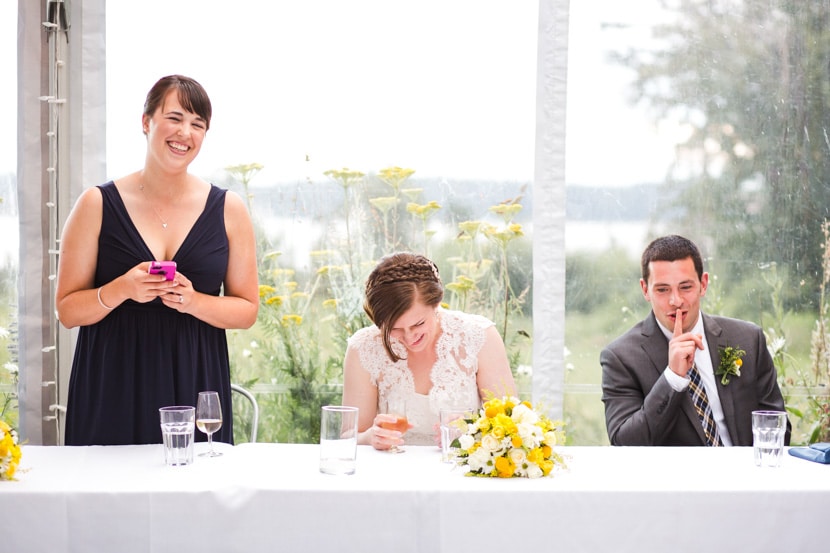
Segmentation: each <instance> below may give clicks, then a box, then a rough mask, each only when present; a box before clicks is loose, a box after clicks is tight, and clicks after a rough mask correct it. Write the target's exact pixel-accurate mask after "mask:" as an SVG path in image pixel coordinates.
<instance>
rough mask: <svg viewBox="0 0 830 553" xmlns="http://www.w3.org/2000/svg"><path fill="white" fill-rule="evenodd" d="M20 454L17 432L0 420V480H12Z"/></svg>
mask: <svg viewBox="0 0 830 553" xmlns="http://www.w3.org/2000/svg"><path fill="white" fill-rule="evenodd" d="M21 456H22V452H21V450H20V445H19V444H18V443H17V432H15V430H14V429H13V428H12V427H11V426H9V425H8V423H6V422H5V421H0V480H14V475H15V473H16V472H17V466H18V465H19V464H20V458H21Z"/></svg>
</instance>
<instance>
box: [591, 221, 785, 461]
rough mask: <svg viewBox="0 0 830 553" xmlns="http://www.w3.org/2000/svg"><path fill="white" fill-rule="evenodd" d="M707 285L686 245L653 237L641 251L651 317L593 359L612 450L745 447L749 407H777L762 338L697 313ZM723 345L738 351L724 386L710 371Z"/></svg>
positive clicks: (750, 328)
mask: <svg viewBox="0 0 830 553" xmlns="http://www.w3.org/2000/svg"><path fill="white" fill-rule="evenodd" d="M708 285H709V274H708V273H705V272H704V271H703V261H702V259H701V256H700V251H699V250H698V248H697V246H695V245H694V243H692V242H691V241H689V240H688V239H686V238H683V237H681V236H665V237H662V238H658V239H656V240H654V241H653V242H652V243H651V244H649V245H648V247H647V248H646V250H645V251H644V252H643V257H642V278H641V279H640V286H641V288H642V290H643V296H644V297H645V299H646V301H648V302H649V303H651V309H652V310H651V313H650V314H649V316H648V317H647V318H646V319H645V320H643V321H640V322H639V323H637V324H636V325H635V326H634V327H633V328H632V329H631V330H629V331H628V332H626V333H625V334H624V335H622V336H621V337H619V338H617V339H616V340H614V341H613V342H612V343H611V344H610V345H608V347H606V348H605V349H604V350H603V351H602V353H601V354H600V364H601V365H602V401H603V402H604V403H605V423H606V427H607V429H608V437H609V438H610V440H611V444H612V445H667V446H668V445H674V446H697V445H725V446H730V445H733V446H751V445H752V411H755V410H773V411H783V410H784V399H783V397H782V395H781V390H780V389H779V387H778V382H777V376H776V372H775V366H774V365H773V362H772V357H771V356H770V354H769V352H768V350H767V345H766V339H765V338H764V334H763V332H762V331H761V329H760V328H759V327H758V326H757V325H754V324H752V323H749V322H746V321H740V320H737V319H729V318H726V317H714V316H710V315H706V314H704V313H702V312H701V311H700V300H701V298H703V296H704V295H705V294H706V289H707V287H708ZM727 347H731V348H733V350H743V351H744V352H745V353H744V354H743V355H742V358H741V363H742V364H740V365H735V364H734V363H732V364H731V366H732V370H731V373H732V374H727V375H725V376H726V380H728V382H727V383H724V382H722V380H724V377H723V375H716V374H715V372H716V370H717V369H718V367H719V365H720V363H721V356H722V355H724V354H723V350H724V349H725V348H727ZM736 373H737V374H736ZM707 427H708V429H707ZM785 440H786V443H787V444H789V440H790V423H789V421H788V422H787V436H786V438H785Z"/></svg>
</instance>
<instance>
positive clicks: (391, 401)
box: [380, 398, 409, 453]
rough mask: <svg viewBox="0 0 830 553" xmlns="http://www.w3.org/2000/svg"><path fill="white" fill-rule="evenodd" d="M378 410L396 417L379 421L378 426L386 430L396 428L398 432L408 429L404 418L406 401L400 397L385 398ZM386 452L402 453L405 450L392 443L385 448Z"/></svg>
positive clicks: (407, 422)
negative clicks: (391, 419)
mask: <svg viewBox="0 0 830 553" xmlns="http://www.w3.org/2000/svg"><path fill="white" fill-rule="evenodd" d="M380 412H381V413H384V414H387V415H392V416H394V417H395V418H396V420H395V422H381V423H380V427H381V428H385V429H386V430H397V431H398V432H406V431H407V430H408V429H409V421H407V419H406V401H405V400H403V399H401V398H387V399H386V400H384V401H383V402H381V404H380ZM386 451H387V452H388V453H403V452H404V451H405V450H404V449H403V448H401V447H398V446H396V445H393V446H392V447H390V448H389V449H387V450H386Z"/></svg>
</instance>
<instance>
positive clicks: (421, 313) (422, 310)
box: [392, 302, 435, 328]
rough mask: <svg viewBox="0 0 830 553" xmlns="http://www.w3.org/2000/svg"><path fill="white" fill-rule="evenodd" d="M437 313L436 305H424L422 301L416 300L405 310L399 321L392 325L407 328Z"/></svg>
mask: <svg viewBox="0 0 830 553" xmlns="http://www.w3.org/2000/svg"><path fill="white" fill-rule="evenodd" d="M434 313H435V307H432V306H430V305H424V304H423V303H420V302H415V303H414V304H413V305H412V307H410V308H409V309H407V310H406V311H404V313H403V315H401V316H400V317H399V318H398V320H397V321H395V323H394V324H393V325H392V327H393V328H406V327H409V326H412V325H416V324H418V323H420V322H421V321H423V320H424V319H426V318H427V317H430V316H432V315H433V314H434Z"/></svg>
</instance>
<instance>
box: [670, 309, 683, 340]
mask: <svg viewBox="0 0 830 553" xmlns="http://www.w3.org/2000/svg"><path fill="white" fill-rule="evenodd" d="M681 334H683V312H682V311H681V310H679V309H678V310H677V311H675V312H674V334H673V335H672V336H673V337H674V338H677V337H678V336H680V335H681Z"/></svg>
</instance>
